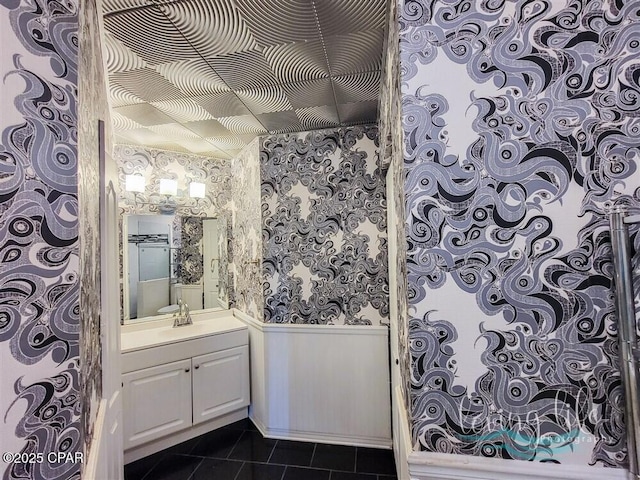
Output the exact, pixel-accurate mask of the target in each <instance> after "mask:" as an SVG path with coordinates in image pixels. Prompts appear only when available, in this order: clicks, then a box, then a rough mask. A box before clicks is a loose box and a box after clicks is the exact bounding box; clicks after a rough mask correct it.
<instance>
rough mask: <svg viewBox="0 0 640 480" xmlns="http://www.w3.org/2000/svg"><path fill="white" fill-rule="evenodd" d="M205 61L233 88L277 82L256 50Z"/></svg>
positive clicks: (265, 61) (257, 86)
mask: <svg viewBox="0 0 640 480" xmlns="http://www.w3.org/2000/svg"><path fill="white" fill-rule="evenodd" d="M207 62H208V63H209V65H211V68H213V69H214V70H215V71H216V73H217V74H218V75H220V78H222V79H223V80H224V81H225V82H226V84H227V85H229V86H230V87H231V88H232V89H233V90H241V89H250V88H260V87H261V86H263V85H275V84H277V83H278V80H277V79H276V77H275V75H274V73H273V70H271V66H270V65H269V63H268V62H267V60H266V59H265V58H264V55H263V54H262V52H259V51H257V50H251V51H247V52H236V53H230V54H228V55H222V56H219V57H212V58H207Z"/></svg>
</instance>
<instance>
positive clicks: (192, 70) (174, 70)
mask: <svg viewBox="0 0 640 480" xmlns="http://www.w3.org/2000/svg"><path fill="white" fill-rule="evenodd" d="M156 71H158V73H160V74H161V75H162V76H163V77H165V78H166V79H167V80H169V81H170V82H172V83H173V84H174V85H176V86H177V87H178V88H179V89H180V91H182V92H183V93H184V94H185V95H186V96H189V97H198V96H202V95H209V94H212V93H221V92H228V91H229V90H230V88H229V87H228V86H227V84H226V83H224V80H222V79H221V78H220V77H219V76H218V74H217V73H216V72H215V71H214V70H213V69H212V68H211V67H210V66H209V64H208V63H207V62H206V61H205V60H203V59H201V58H196V59H193V60H183V61H180V62H171V63H163V64H161V65H158V66H156Z"/></svg>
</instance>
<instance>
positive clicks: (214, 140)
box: [206, 136, 245, 151]
mask: <svg viewBox="0 0 640 480" xmlns="http://www.w3.org/2000/svg"><path fill="white" fill-rule="evenodd" d="M206 140H207V142H209V143H211V144H212V145H215V146H216V147H217V148H219V149H220V150H223V151H226V150H229V149H234V150H237V149H242V147H244V146H245V143H244V142H243V141H242V140H241V139H239V138H238V137H234V136H224V137H207V139H206Z"/></svg>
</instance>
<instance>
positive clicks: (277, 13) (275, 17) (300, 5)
mask: <svg viewBox="0 0 640 480" xmlns="http://www.w3.org/2000/svg"><path fill="white" fill-rule="evenodd" d="M235 3H236V5H237V6H238V10H239V11H240V13H241V15H242V16H243V17H244V19H245V20H246V22H247V25H248V26H249V29H250V30H251V33H252V34H253V36H254V37H255V39H256V41H257V42H258V43H259V44H260V46H270V45H278V44H284V43H293V42H301V41H302V42H304V41H307V40H320V33H319V31H318V27H317V22H316V16H315V12H314V9H313V2H311V0H286V1H283V0H276V1H265V0H236V1H235Z"/></svg>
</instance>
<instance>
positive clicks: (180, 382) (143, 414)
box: [122, 360, 192, 450]
mask: <svg viewBox="0 0 640 480" xmlns="http://www.w3.org/2000/svg"><path fill="white" fill-rule="evenodd" d="M122 383H123V387H122V394H123V399H124V418H123V420H124V448H125V450H126V449H127V448H131V447H135V446H136V445H141V444H143V443H146V442H148V441H150V440H154V439H156V438H159V437H162V436H164V435H168V434H170V433H173V432H177V431H179V430H182V429H184V428H187V427H189V426H190V425H191V424H192V418H191V410H192V408H191V404H192V401H191V384H192V381H191V360H182V361H179V362H172V363H167V364H165V365H158V366H157V367H151V368H145V369H142V370H136V371H135V372H131V373H126V374H124V375H123V376H122Z"/></svg>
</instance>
